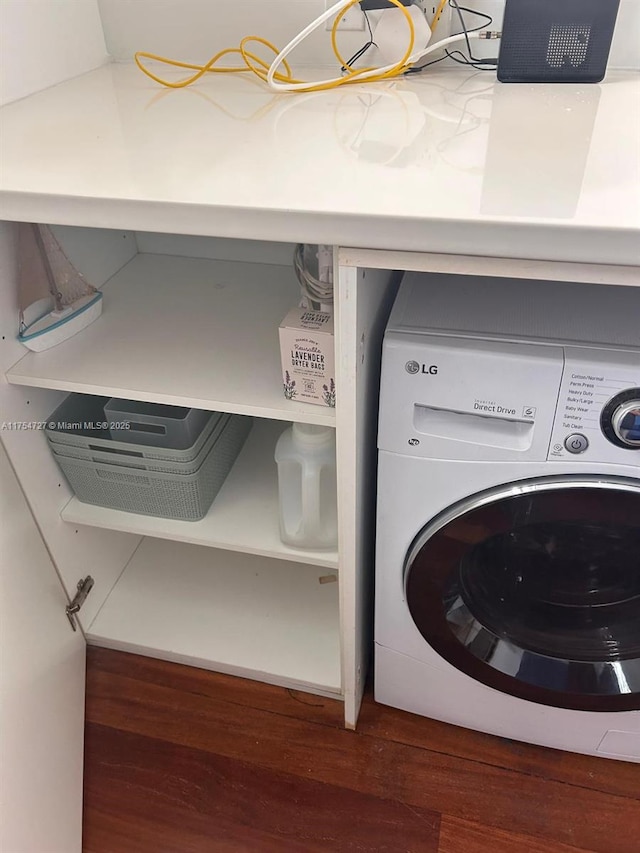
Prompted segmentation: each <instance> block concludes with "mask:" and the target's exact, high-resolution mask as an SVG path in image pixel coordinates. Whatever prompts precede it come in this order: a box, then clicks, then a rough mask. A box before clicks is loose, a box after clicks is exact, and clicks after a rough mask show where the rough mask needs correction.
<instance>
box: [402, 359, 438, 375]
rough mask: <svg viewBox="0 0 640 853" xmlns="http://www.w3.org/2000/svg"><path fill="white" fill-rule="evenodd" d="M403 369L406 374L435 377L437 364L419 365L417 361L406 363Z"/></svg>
mask: <svg viewBox="0 0 640 853" xmlns="http://www.w3.org/2000/svg"><path fill="white" fill-rule="evenodd" d="M404 369H405V370H406V371H407V373H411V374H415V373H427V374H429V375H430V376H435V375H436V374H437V372H438V365H437V364H419V363H418V362H417V361H408V362H407V363H406V364H405V366H404Z"/></svg>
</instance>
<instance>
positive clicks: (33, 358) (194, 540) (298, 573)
mask: <svg viewBox="0 0 640 853" xmlns="http://www.w3.org/2000/svg"><path fill="white" fill-rule="evenodd" d="M86 236H90V235H86ZM67 237H68V239H69V240H70V242H71V244H74V248H75V249H76V250H78V248H79V246H78V245H75V244H76V243H82V240H83V235H82V234H80V233H79V232H75V231H72V232H71V233H69V234H68V235H67ZM90 239H91V240H93V241H96V240H97V242H98V243H99V242H100V239H102V240H103V241H104V243H105V245H109V246H111V245H112V243H113V234H112V233H110V232H104V233H103V237H102V238H100V236H99V235H96V234H95V233H94V234H93V235H91V236H90ZM140 242H144V240H143V239H142V237H141V240H140ZM171 245H173V246H174V247H175V246H177V247H178V249H182V247H183V243H182V242H181V241H180V239H179V238H173V239H172V240H171ZM105 277H106V278H107V281H106V282H105V283H104V286H103V289H104V293H105V309H104V312H103V315H102V316H101V318H100V320H99V321H98V322H96V323H94V324H92V325H91V326H90V327H88V328H87V329H86V330H84V331H83V332H82V333H80V334H78V335H76V336H75V337H73V338H70V339H69V340H68V341H65V342H64V343H62V344H60V345H58V346H57V347H54V348H52V349H51V350H48V351H45V352H43V353H31V352H28V353H26V354H24V355H22V357H21V358H20V359H19V360H18V361H17V362H16V363H14V364H13V365H12V367H11V369H9V370H8V371H7V372H6V378H7V380H8V381H9V383H10V387H11V388H14V389H15V390H16V391H18V390H19V389H21V390H22V394H23V399H25V395H26V397H28V399H25V403H26V405H27V406H30V407H31V406H33V405H34V404H37V408H38V412H40V413H41V412H42V407H41V406H39V404H38V396H37V395H38V394H39V393H40V394H44V393H45V390H46V393H47V394H50V393H51V392H52V391H58V392H60V391H63V392H65V391H66V392H75V393H85V394H96V395H99V396H102V397H108V396H117V397H124V398H128V399H134V400H135V399H137V400H149V401H152V402H160V403H168V404H173V405H181V406H193V407H197V408H201V409H208V410H214V411H224V412H237V413H240V414H245V415H249V416H252V417H253V427H252V430H251V433H250V435H249V437H248V439H247V441H246V443H245V446H244V448H243V450H242V452H241V454H240V456H239V457H238V459H237V460H236V463H235V464H234V466H233V468H232V470H231V472H230V474H229V476H228V477H227V480H226V481H225V483H224V485H223V487H222V489H221V491H220V493H219V494H218V495H217V497H216V500H215V501H214V503H213V505H212V507H211V509H210V510H209V512H208V514H207V516H206V517H205V518H204V519H202V520H201V521H198V522H183V521H173V520H170V519H162V518H157V517H152V516H144V515H137V514H134V513H128V512H121V511H118V510H111V509H108V508H105V507H99V506H93V505H89V504H83V503H82V502H80V501H79V500H78V499H77V498H75V497H74V496H71V495H70V499H68V500H67V501H64V503H63V505H62V506H61V507H60V509H59V521H58V524H60V523H62V524H63V525H68V526H69V527H71V528H72V529H74V528H75V529H76V531H80V530H91V529H94V528H99V529H100V531H102V532H103V533H106V534H107V535H109V531H112V532H114V533H112V535H116V534H115V532H116V531H117V533H118V535H121V534H131V535H132V540H133V542H134V543H135V542H137V543H139V544H138V545H137V547H136V546H135V544H134V546H133V547H132V548H131V549H130V557H128V558H127V560H126V562H125V565H124V567H123V566H122V563H121V564H120V569H119V571H118V572H117V574H116V575H115V577H114V578H113V579H112V580H111V581H110V582H108V583H107V584H106V585H105V584H101V591H100V593H99V594H100V595H101V596H102V603H101V606H100V607H99V610H98V612H97V615H95V609H94V614H93V615H92V616H90V617H88V618H85V619H83V624H84V628H85V633H86V636H87V640H88V641H89V642H91V643H94V644H99V645H103V646H108V647H112V648H117V649H122V650H127V651H134V652H139V653H142V654H148V655H152V656H156V657H161V658H164V659H168V660H175V661H181V662H185V663H189V664H192V665H196V666H202V667H205V668H209V669H215V670H219V671H222V672H228V673H232V674H236V675H241V676H245V677H249V678H256V679H259V680H263V681H267V682H271V683H274V684H280V685H283V686H286V687H293V688H296V689H302V690H309V691H312V692H315V693H319V694H323V695H325V694H326V695H331V696H334V697H335V696H342V695H343V673H342V661H341V654H342V642H341V618H340V595H339V582H338V569H339V566H340V559H339V555H338V552H337V550H335V549H334V550H333V551H327V552H323V551H303V550H300V549H295V548H290V547H288V546H286V545H284V544H283V543H282V542H281V540H280V536H279V519H278V492H277V468H276V465H275V461H274V449H275V443H276V441H277V438H278V436H279V435H280V434H281V432H282V431H283V429H285V428H286V426H285V422H288V421H294V420H295V421H302V422H308V423H316V424H324V425H329V426H333V427H335V423H336V418H335V410H333V409H328V408H327V409H325V408H323V407H320V406H311V405H308V404H300V403H296V402H295V401H287V400H285V398H284V396H283V394H282V390H281V389H282V375H281V367H280V347H279V339H278V325H279V323H280V320H281V319H282V317H283V316H284V315H285V314H286V313H287V311H288V310H289V308H290V307H291V306H292V305H294V304H296V302H297V300H298V299H299V294H300V291H299V285H298V282H297V280H296V278H295V275H294V273H293V270H292V267H291V266H280V265H277V264H269V263H259V262H256V261H255V259H254V262H252V263H246V262H243V261H228V260H215V259H211V258H193V257H188V256H184V254H179V255H176V256H170V255H163V254H160V253H159V252H151V253H146V254H145V253H143V254H136V255H134V256H133V257H131V258H130V259H129V260H127V262H126V263H125V264H124V266H122V267H121V268H120V269H119V270H118V271H117V272H116V273H115V274H114V275H112V276H111V277H110V278H109V277H107V276H105ZM23 352H24V350H22V349H20V353H21V354H22V353H23ZM35 440H36V442H37V441H38V440H40V441H44V436H42V435H40V436H37V435H36V436H35ZM36 446H37V445H36ZM40 462H42V458H41V457H40ZM47 462H50V460H49V459H47ZM49 469H50V474H51V473H53V475H54V476H55V479H56V480H58V481H60V480H63V478H61V476H60V472H59V471H58V470H57V468H55V466H54V468H53V469H51V468H50V466H49ZM41 482H42V484H43V485H42V487H43V488H45V489H48V490H49V494H50V496H51V498H52V499H53V500H54V501H56V502H59V501H60V499H61V497H63V495H61V494H60V492H59V491H57V489H59V488H60V486H59V485H58V486H56V483H55V481H54V480H52V479H51V476H49V478H48V479H47V478H46V477H44V478H42V479H41ZM52 526H53V527H54V529H55V523H54V524H52ZM141 537H142V538H141ZM102 547H104V545H103V546H102ZM66 553H67V556H68V555H69V554H73V551H68V550H67V551H66ZM120 559H122V558H120ZM96 580H97V581H99V580H100V577H98V576H96ZM81 618H82V617H81Z"/></svg>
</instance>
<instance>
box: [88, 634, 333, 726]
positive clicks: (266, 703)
mask: <svg viewBox="0 0 640 853" xmlns="http://www.w3.org/2000/svg"><path fill="white" fill-rule="evenodd" d="M87 667H88V669H89V670H90V671H91V672H92V673H96V674H97V673H100V672H102V673H111V674H113V675H124V676H126V677H128V678H134V679H136V681H140V682H143V683H148V684H164V685H166V686H167V687H171V688H173V689H175V690H179V691H182V692H184V693H193V694H195V695H198V696H211V697H212V698H217V699H220V700H223V701H224V702H226V703H228V704H229V705H238V706H246V707H250V708H260V709H262V710H263V711H272V712H274V713H277V714H283V715H284V716H289V717H296V718H298V719H303V720H313V721H314V722H318V723H325V724H326V725H329V726H334V727H335V728H342V727H343V726H344V705H343V703H342V702H341V701H340V700H338V699H328V698H326V697H324V696H315V695H313V694H311V693H304V692H303V691H301V690H288V689H287V688H284V687H275V686H273V685H271V684H262V683H261V682H258V681H251V680H250V679H247V678H232V677H230V676H228V675H222V674H220V673H218V672H210V671H209V670H206V669H198V668H197V667H193V666H184V665H183V664H177V663H171V662H169V661H163V660H156V659H155V658H149V657H143V656H142V655H134V654H129V653H125V652H114V651H112V650H111V649H102V648H98V647H96V646H89V647H88V648H87ZM237 712H238V713H241V708H238V709H237Z"/></svg>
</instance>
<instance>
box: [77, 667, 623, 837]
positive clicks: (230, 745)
mask: <svg viewBox="0 0 640 853" xmlns="http://www.w3.org/2000/svg"><path fill="white" fill-rule="evenodd" d="M87 695H88V700H87V717H88V720H89V721H90V722H94V723H99V724H101V725H104V726H111V727H113V728H117V729H118V728H119V729H121V730H123V731H127V732H130V733H134V734H140V735H146V736H151V737H154V738H157V739H158V740H162V741H166V742H168V743H175V744H177V745H181V746H185V747H191V748H194V749H200V750H203V751H204V752H207V753H211V754H216V755H220V756H224V757H227V758H230V759H234V760H236V761H241V762H246V763H248V764H254V765H256V766H257V767H260V768H263V769H268V770H271V771H273V772H276V773H286V774H291V775H293V776H298V777H300V778H304V779H313V780H315V781H318V782H325V783H327V784H332V783H335V782H338V783H339V784H340V786H342V787H344V788H349V789H352V790H354V791H359V792H361V793H365V794H370V795H373V796H376V797H382V798H384V799H392V800H398V801H400V802H402V803H405V804H407V805H408V806H410V807H412V808H415V807H418V808H420V809H425V810H427V811H430V812H441V813H447V814H451V815H453V816H454V817H458V818H461V819H464V820H468V821H471V822H476V823H484V824H486V825H488V826H492V827H495V828H498V829H503V830H505V831H510V832H515V833H521V834H523V835H530V836H533V837H535V838H541V839H548V840H549V841H558V842H562V843H565V844H569V845H573V846H575V847H578V848H583V849H585V850H593V851H597V853H637V850H638V845H637V839H638V837H639V836H640V808H639V807H638V802H637V801H635V800H632V799H630V798H627V797H622V796H614V795H611V794H608V793H600V792H598V791H593V790H590V789H588V788H584V787H579V786H575V785H570V784H565V783H561V782H556V781H555V780H549V779H541V778H538V777H536V776H533V775H527V774H524V773H518V772H515V771H513V770H509V769H505V768H502V767H499V766H495V765H492V764H487V763H485V762H480V761H477V760H471V759H466V758H462V757H459V756H455V755H454V756H450V755H446V754H444V753H440V752H435V751H432V750H429V749H426V748H424V747H423V746H420V747H416V746H411V745H407V744H404V743H398V742H396V741H394V740H387V739H386V738H384V737H381V736H372V735H371V734H368V733H366V732H362V733H360V732H356V733H353V732H347V731H344V730H342V729H340V728H336V727H333V726H328V725H324V724H321V723H316V722H310V721H306V720H303V719H298V718H294V717H290V716H284V715H281V714H279V713H276V712H273V711H268V712H265V711H264V710H262V709H259V710H258V709H255V708H251V707H248V706H245V707H243V708H242V710H240V709H238V708H237V706H230V705H229V703H227V702H226V701H225V698H224V692H222V693H220V694H218V695H214V696H211V695H199V694H192V693H187V694H185V693H183V692H181V691H179V690H176V689H174V688H171V687H167V686H164V685H159V684H153V683H150V682H146V683H140V682H138V681H136V680H135V679H133V678H128V677H124V676H122V675H113V674H111V673H108V672H105V671H104V670H103V671H100V672H92V671H91V669H90V670H89V678H88V694H87ZM636 790H637V789H636Z"/></svg>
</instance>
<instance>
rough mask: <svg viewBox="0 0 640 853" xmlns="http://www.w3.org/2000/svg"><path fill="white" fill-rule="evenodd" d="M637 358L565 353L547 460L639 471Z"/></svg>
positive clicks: (608, 352) (601, 352)
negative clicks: (612, 465) (635, 467)
mask: <svg viewBox="0 0 640 853" xmlns="http://www.w3.org/2000/svg"><path fill="white" fill-rule="evenodd" d="M634 450H636V451H637V450H640V352H638V353H634V352H622V351H620V352H616V351H612V350H597V349H586V348H585V349H582V348H577V347H566V349H565V366H564V370H563V375H562V382H561V386H560V394H559V397H558V407H557V410H556V417H555V421H554V425H553V432H552V436H551V442H550V445H549V457H548V458H549V459H550V460H554V459H556V460H562V459H564V460H568V459H569V458H571V459H573V460H574V461H581V460H584V461H585V462H595V461H597V462H612V463H617V464H621V465H630V464H631V465H640V454H638V455H637V456H636V455H635V454H634V452H633V451H634Z"/></svg>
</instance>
